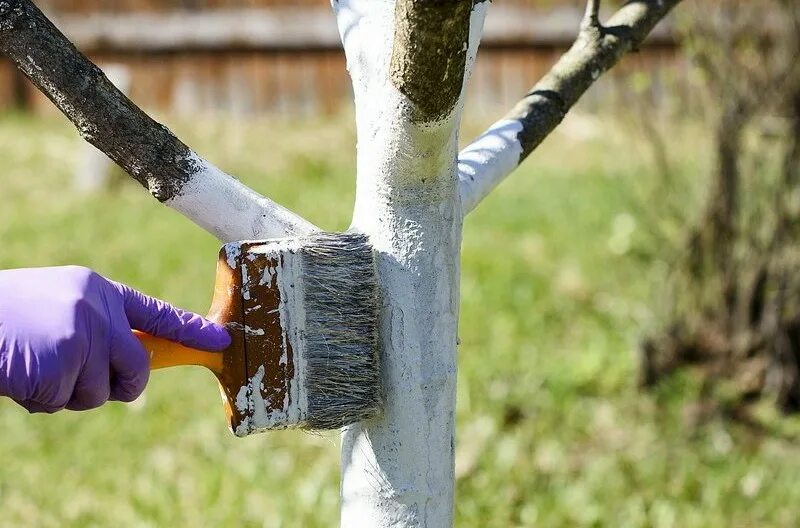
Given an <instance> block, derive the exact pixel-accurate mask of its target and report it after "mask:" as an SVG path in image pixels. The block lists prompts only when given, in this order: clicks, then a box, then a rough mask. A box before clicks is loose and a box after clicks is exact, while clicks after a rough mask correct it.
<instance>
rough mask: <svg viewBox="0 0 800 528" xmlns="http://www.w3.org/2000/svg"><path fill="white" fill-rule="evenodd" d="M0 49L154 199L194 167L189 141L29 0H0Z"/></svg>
mask: <svg viewBox="0 0 800 528" xmlns="http://www.w3.org/2000/svg"><path fill="white" fill-rule="evenodd" d="M0 52H2V53H3V54H5V55H7V56H8V57H9V58H10V59H11V60H12V61H14V63H15V64H16V66H17V68H19V69H20V70H21V71H22V72H23V73H24V74H25V75H26V76H27V77H28V78H29V79H30V80H31V82H33V84H34V85H36V87H37V88H39V90H41V91H42V93H44V94H45V95H46V96H47V97H48V98H49V99H50V100H51V101H53V103H55V105H56V106H57V107H58V109H59V110H61V111H62V112H63V113H64V115H66V116H67V117H68V118H69V120H70V121H72V123H73V124H74V125H75V127H76V128H77V129H78V132H79V133H80V135H81V136H82V137H83V138H84V139H85V140H86V141H88V142H89V143H91V144H92V145H94V146H95V147H97V148H98V149H100V150H101V151H103V152H104V153H105V154H106V155H108V157H110V158H111V159H112V160H114V161H115V162H116V163H117V164H119V165H120V166H121V167H122V168H123V169H125V170H126V171H127V172H128V173H129V174H130V175H131V176H133V178H135V179H136V180H137V181H138V182H139V183H141V184H142V185H143V186H144V187H146V188H147V189H148V190H149V191H150V193H151V194H152V195H153V196H155V197H156V198H157V199H158V200H159V201H162V202H163V201H166V200H169V199H170V198H172V197H173V196H175V195H176V194H179V193H180V190H181V188H182V187H183V184H184V183H185V182H186V181H188V180H189V179H190V178H191V177H192V176H193V175H194V174H195V173H196V172H198V170H199V167H198V166H197V164H196V163H195V162H193V161H192V159H191V157H190V151H189V147H187V146H186V145H185V144H183V143H182V142H181V141H180V140H178V139H177V138H176V137H175V136H174V135H173V134H172V132H170V131H169V129H167V128H166V127H165V126H163V125H161V124H159V123H157V122H156V121H154V120H153V119H151V118H150V117H149V116H148V115H147V114H145V113H144V112H142V111H141V110H140V109H139V108H138V107H137V106H136V105H135V104H133V103H132V102H131V101H130V100H129V99H128V98H127V97H125V95H124V94H122V92H120V91H119V90H118V89H117V88H116V87H115V86H114V85H113V84H112V83H111V82H110V81H109V80H108V79H107V78H106V76H105V75H104V74H103V72H102V71H100V69H99V68H98V67H97V66H95V65H94V64H92V62H91V61H89V59H87V58H86V57H85V56H84V55H83V54H81V52H80V51H78V50H77V49H76V48H75V46H73V45H72V44H71V43H70V41H69V40H68V39H67V38H66V37H65V36H64V35H63V34H62V33H61V32H60V31H59V30H58V29H57V28H56V27H55V26H54V25H53V24H52V23H51V22H50V20H48V19H47V17H45V15H44V14H43V13H42V12H41V11H40V10H39V9H38V8H37V7H36V6H35V5H34V4H33V3H32V2H30V1H29V0H0Z"/></svg>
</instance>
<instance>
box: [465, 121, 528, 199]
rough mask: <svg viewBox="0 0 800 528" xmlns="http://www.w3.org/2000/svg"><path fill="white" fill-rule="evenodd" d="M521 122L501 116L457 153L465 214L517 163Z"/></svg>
mask: <svg viewBox="0 0 800 528" xmlns="http://www.w3.org/2000/svg"><path fill="white" fill-rule="evenodd" d="M521 131H522V123H521V122H519V121H518V120H516V119H503V120H500V121H498V122H497V123H495V124H494V125H492V126H491V127H489V129H488V130H487V131H486V132H484V133H483V134H482V135H481V136H480V137H478V138H477V139H476V140H475V141H473V142H472V144H470V145H469V146H468V147H466V148H465V149H464V150H462V151H461V153H460V154H459V155H458V179H459V187H460V189H459V192H460V194H461V207H462V209H463V212H464V215H466V214H467V213H469V212H470V211H472V210H473V209H474V208H475V206H477V205H478V203H480V201H481V200H483V199H484V198H485V197H486V196H487V195H488V194H489V193H490V192H491V191H492V189H494V188H495V187H496V186H497V184H498V183H500V182H501V181H503V179H504V178H505V177H506V176H508V175H509V174H511V172H512V171H513V170H514V169H516V168H517V166H518V165H519V159H520V156H521V155H522V145H521V144H520V142H519V139H517V137H518V136H519V133H520V132H521Z"/></svg>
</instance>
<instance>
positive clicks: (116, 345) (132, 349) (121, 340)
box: [109, 332, 150, 402]
mask: <svg viewBox="0 0 800 528" xmlns="http://www.w3.org/2000/svg"><path fill="white" fill-rule="evenodd" d="M110 363H111V376H110V379H111V386H110V394H109V399H110V400H114V401H123V402H132V401H133V400H135V399H136V398H138V397H139V395H140V394H141V393H142V392H143V391H144V388H145V386H147V380H148V379H149V378H150V358H149V357H148V355H147V351H146V350H145V348H144V347H143V346H142V344H141V343H140V342H139V340H138V339H136V338H135V337H134V336H133V334H132V333H130V332H120V333H119V334H117V335H116V336H114V339H113V341H112V343H111V354H110Z"/></svg>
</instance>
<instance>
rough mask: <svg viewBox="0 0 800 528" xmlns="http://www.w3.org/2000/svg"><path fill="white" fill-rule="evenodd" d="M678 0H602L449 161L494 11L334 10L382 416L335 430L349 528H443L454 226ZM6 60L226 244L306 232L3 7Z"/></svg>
mask: <svg viewBox="0 0 800 528" xmlns="http://www.w3.org/2000/svg"><path fill="white" fill-rule="evenodd" d="M679 2H680V0H639V1H637V2H630V3H627V4H625V5H624V6H623V7H622V8H621V9H620V10H619V11H618V12H617V13H616V14H615V15H614V16H613V17H611V18H610V19H609V21H608V26H607V27H606V26H603V25H601V23H600V20H599V16H598V14H599V12H598V10H599V3H600V2H599V0H588V4H587V11H586V16H585V18H584V20H583V23H582V25H581V28H580V33H579V35H578V39H577V41H576V43H575V44H574V45H573V47H572V48H571V49H570V50H569V51H568V52H567V53H566V54H565V55H564V56H563V57H562V58H561V59H560V60H559V61H558V63H557V64H556V65H555V66H554V67H553V69H552V70H551V72H550V73H548V74H547V75H546V76H545V77H543V78H542V80H541V81H539V82H538V83H537V84H536V85H535V86H534V87H533V89H532V90H531V91H530V92H529V93H528V94H527V95H526V96H525V97H524V98H523V99H522V100H521V101H520V102H519V104H517V106H515V107H514V109H513V110H512V111H511V113H509V114H508V115H507V116H506V117H505V118H503V119H502V120H501V121H498V122H497V123H496V124H495V125H493V126H492V127H491V128H490V129H489V130H487V131H486V132H485V133H484V134H483V135H482V136H480V137H479V138H478V139H477V140H476V141H475V142H473V143H472V144H471V145H470V146H468V147H467V148H465V149H464V150H463V151H462V152H461V154H460V155H459V154H458V153H457V148H458V127H459V124H460V119H461V110H462V107H463V97H464V86H465V84H466V82H467V80H468V78H469V73H470V70H471V68H472V64H473V62H474V59H475V54H476V52H477V48H478V43H479V40H480V35H481V31H482V27H483V20H484V16H485V14H486V10H487V8H488V5H489V2H488V0H332V4H333V8H334V10H335V12H336V15H337V21H338V26H339V32H340V35H341V38H342V41H343V43H344V47H345V52H346V54H347V64H348V69H349V71H350V74H351V77H352V79H353V87H354V92H355V103H356V120H357V130H358V164H357V165H358V178H357V192H356V204H355V211H354V215H353V223H352V228H353V229H355V230H358V231H362V232H364V233H366V234H367V235H369V237H370V240H371V242H372V244H373V246H374V248H375V251H376V255H377V263H378V266H377V268H378V274H379V284H380V290H381V295H382V299H381V306H382V310H381V314H380V317H381V321H380V329H381V345H382V346H381V352H382V360H383V369H384V370H383V374H384V376H383V377H384V384H385V392H386V394H385V396H386V397H385V402H386V405H385V410H384V413H383V416H382V417H380V418H378V419H375V420H372V421H370V422H367V423H361V424H356V425H353V426H351V427H349V428H347V429H346V430H345V431H344V433H343V442H342V480H341V482H342V489H341V498H342V512H341V524H342V526H343V527H345V528H351V527H356V528H360V527H364V528H389V527H393V528H394V527H398V528H411V527H423V526H424V527H432V528H439V527H442V528H447V527H449V526H452V524H453V500H454V494H453V486H454V475H453V469H454V459H453V457H454V446H455V416H454V414H455V392H456V391H455V387H456V345H457V328H458V307H459V253H460V245H461V228H462V220H463V216H464V215H465V214H467V213H468V212H469V211H470V210H472V209H473V208H474V207H475V206H476V205H477V204H478V203H479V202H480V201H481V200H482V199H483V198H484V197H485V196H486V195H487V194H488V193H489V192H490V191H491V189H492V188H494V187H495V186H496V185H497V184H498V183H499V182H500V181H501V180H502V179H504V178H505V177H506V176H508V175H509V174H510V173H511V172H512V171H513V170H514V169H515V168H516V167H517V166H518V165H519V163H520V162H521V161H522V160H523V159H525V157H527V156H528V155H529V154H530V153H531V152H532V151H533V150H534V149H535V148H536V147H537V146H538V145H539V144H540V143H541V141H542V140H543V139H544V138H545V137H546V136H547V135H548V134H549V133H550V132H551V131H552V130H553V129H554V128H555V127H556V126H557V125H558V123H559V122H560V121H561V120H562V119H563V117H564V115H566V112H567V111H568V110H569V109H570V108H571V107H572V105H573V104H575V102H576V101H577V100H578V99H579V98H580V96H581V95H582V94H583V93H584V92H585V91H586V89H588V88H589V86H591V85H592V83H594V82H595V81H596V80H597V79H598V78H599V77H600V75H601V74H602V73H604V72H605V71H606V70H608V69H609V68H611V67H612V66H613V65H614V64H616V63H617V62H618V61H619V59H620V58H621V57H622V56H623V55H624V54H625V53H626V52H628V51H630V50H632V49H636V47H637V46H638V45H639V44H641V42H642V41H643V40H644V38H645V37H646V36H647V34H648V33H649V32H650V31H651V30H652V29H653V27H654V26H655V24H656V23H657V22H658V21H659V20H661V19H662V18H663V17H664V16H666V14H667V13H668V12H669V11H670V9H672V7H674V6H675V5H676V4H677V3H679ZM0 52H2V53H3V54H5V55H7V56H8V57H10V58H11V59H12V60H13V61H14V63H15V64H16V65H17V67H18V68H19V69H20V70H22V71H23V72H24V73H25V74H26V75H27V76H28V77H29V78H30V79H31V81H32V82H33V83H34V84H35V85H36V86H37V87H38V88H39V89H40V90H42V92H44V93H45V94H46V95H47V96H48V97H49V98H50V99H51V100H52V101H53V102H54V103H55V104H56V105H57V106H58V107H59V109H61V111H62V112H64V114H65V115H67V117H68V118H69V119H70V120H72V122H73V123H74V124H75V126H76V127H77V128H78V130H79V131H80V132H81V134H82V135H83V136H84V138H85V139H87V140H88V141H89V142H91V143H92V144H94V145H95V146H97V147H98V148H99V149H100V150H101V151H103V152H104V153H106V154H107V155H108V156H109V157H110V158H111V159H113V160H114V161H116V162H117V163H118V164H119V165H120V166H122V167H123V168H124V169H125V170H127V171H128V172H129V173H130V174H131V175H132V176H133V177H134V178H135V179H136V180H137V181H139V182H140V183H141V184H142V185H143V186H144V187H146V188H147V189H148V190H149V191H150V192H151V193H152V194H153V196H154V197H156V198H157V199H158V200H159V201H161V202H163V203H165V204H166V205H168V206H170V207H172V208H174V209H176V210H177V211H179V212H181V213H183V214H184V215H186V216H187V217H188V218H190V219H192V220H193V221H194V222H196V223H197V224H198V225H200V226H201V227H203V228H204V229H206V230H208V231H210V232H212V233H214V234H215V235H216V236H217V237H219V238H220V239H221V240H223V241H230V240H236V239H251V238H266V237H278V236H284V235H292V234H301V233H307V232H309V231H311V230H314V229H316V228H315V227H314V226H313V225H312V224H310V223H309V222H308V221H306V220H304V219H303V218H301V217H299V216H298V215H296V214H294V213H292V212H291V211H288V210H287V209H284V208H283V207H281V206H280V205H278V204H276V203H274V202H272V201H270V200H269V199H268V198H265V197H262V196H260V195H258V194H257V193H255V192H254V191H252V190H251V189H249V188H248V187H246V186H245V185H243V184H242V183H241V182H239V181H238V180H236V179H235V178H232V177H231V176H228V175H227V174H225V173H224V172H223V171H221V170H220V169H218V168H216V167H215V166H214V165H212V164H211V163H209V162H208V161H206V160H204V159H202V158H201V157H199V156H198V155H197V154H195V153H194V152H193V151H192V150H191V149H189V147H187V146H186V145H185V144H183V143H182V142H180V141H179V140H178V139H177V138H175V136H174V135H172V133H171V132H169V130H167V129H166V128H165V127H163V126H161V125H159V124H158V123H156V122H155V121H153V120H152V119H150V118H149V117H148V116H147V115H145V114H144V113H143V112H142V111H141V110H139V109H138V108H137V107H136V105H134V104H133V103H132V102H131V101H130V100H128V99H127V98H126V97H125V96H124V95H123V94H122V93H120V92H119V90H117V89H116V88H114V86H113V85H112V84H111V83H110V82H109V81H108V79H107V78H105V76H104V75H103V74H102V72H100V71H99V70H98V69H97V68H96V67H95V66H94V65H93V64H92V63H91V62H90V61H88V60H87V59H86V57H84V56H83V55H81V54H80V53H79V52H78V51H77V50H76V49H75V48H74V47H73V46H72V45H71V44H70V43H69V41H68V40H67V39H66V38H65V37H64V36H63V35H62V34H61V33H60V32H59V31H58V30H57V29H56V28H55V27H54V26H53V25H52V23H51V22H50V21H49V20H48V19H47V18H46V17H45V16H44V15H43V14H42V13H41V11H39V9H38V8H36V6H35V5H34V4H33V3H32V2H31V1H30V0H0Z"/></svg>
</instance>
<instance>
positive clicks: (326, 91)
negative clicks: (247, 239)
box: [0, 0, 687, 116]
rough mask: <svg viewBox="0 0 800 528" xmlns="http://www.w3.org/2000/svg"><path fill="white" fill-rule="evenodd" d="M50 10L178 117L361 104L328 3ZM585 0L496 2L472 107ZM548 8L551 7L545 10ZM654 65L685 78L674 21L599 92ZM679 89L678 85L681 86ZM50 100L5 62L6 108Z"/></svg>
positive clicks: (78, 4)
mask: <svg viewBox="0 0 800 528" xmlns="http://www.w3.org/2000/svg"><path fill="white" fill-rule="evenodd" d="M39 4H40V6H41V7H42V8H43V9H44V10H45V11H46V12H47V13H48V15H49V16H50V17H51V18H52V19H53V21H54V22H55V23H56V25H57V26H58V27H59V28H60V29H62V31H64V33H65V34H67V36H69V37H70V39H71V40H72V41H73V42H75V44H76V45H77V46H78V47H79V48H80V49H81V50H83V51H84V52H85V53H87V54H88V55H89V56H90V57H91V58H92V59H93V60H94V61H95V62H97V63H98V64H99V65H101V67H102V66H103V65H104V64H112V63H113V64H120V65H123V66H125V67H127V68H128V69H129V72H130V77H131V83H130V88H129V95H130V97H131V98H132V99H133V100H135V101H136V102H137V103H138V104H140V105H142V106H144V107H145V108H149V109H153V110H157V111H167V112H173V113H177V114H197V113H226V114H234V115H241V116H251V115H254V114H262V113H277V114H285V115H292V116H310V115H315V114H318V113H332V112H335V111H336V110H337V109H338V108H340V107H341V105H342V104H343V103H347V102H349V101H350V100H351V91H350V90H351V88H350V82H349V79H348V77H347V72H346V70H345V62H344V56H343V53H342V51H341V46H340V43H339V36H338V32H337V27H336V23H335V20H334V17H333V15H332V14H331V12H330V7H329V4H328V1H327V0H169V1H165V0H46V1H45V0H42V1H41V2H40V3H39ZM582 5H583V2H577V1H573V0H566V1H551V2H549V3H548V2H543V1H542V0H503V2H502V3H501V2H495V4H494V5H493V6H492V9H491V10H490V15H489V17H488V19H487V22H486V30H485V37H484V40H483V44H482V48H481V52H480V53H479V55H478V61H477V64H476V68H475V71H474V74H473V81H472V83H471V88H470V90H471V91H470V94H469V99H468V100H469V101H470V103H469V104H470V107H471V109H472V111H473V112H478V113H480V112H482V111H486V112H487V113H496V112H497V111H498V108H500V107H507V106H508V105H510V104H512V102H513V101H515V100H517V99H518V98H519V97H520V96H521V95H522V94H524V93H525V91H526V90H527V89H528V88H529V87H530V86H531V85H532V83H533V82H534V81H535V80H536V79H537V78H538V77H540V76H541V75H542V74H543V73H544V72H545V71H547V69H548V68H549V66H550V65H551V64H552V62H553V61H554V60H556V58H557V57H558V55H559V54H560V52H561V51H563V49H565V48H566V47H567V46H569V44H570V43H571V41H572V39H573V38H574V35H575V33H576V30H577V26H578V21H579V20H580V15H581V12H582ZM542 6H549V7H542ZM631 70H635V71H637V72H642V71H643V72H649V73H650V74H652V79H654V82H652V83H650V89H651V90H655V91H658V90H659V89H661V90H662V91H666V90H663V87H664V86H666V83H671V84H673V85H675V84H677V85H681V86H685V85H686V82H684V81H685V79H686V76H687V75H686V71H685V66H684V65H683V64H682V62H681V61H680V60H679V59H678V56H677V54H676V53H675V42H674V39H673V38H672V33H671V31H670V28H669V27H662V28H660V29H659V30H657V31H656V32H655V34H654V35H653V36H652V37H651V38H650V40H649V43H648V45H647V46H645V47H644V48H643V50H642V52H641V53H639V54H636V55H634V56H633V57H630V58H628V59H626V60H625V61H624V62H623V64H622V66H621V67H620V68H618V69H617V70H616V71H615V72H614V74H613V75H612V76H611V77H610V79H608V80H605V81H604V82H601V83H599V84H598V85H597V86H596V87H595V88H593V90H592V91H591V93H590V94H588V103H589V104H591V102H592V101H593V100H595V101H596V100H598V99H602V100H604V101H605V100H607V98H608V97H609V96H618V94H620V93H622V92H621V91H620V88H621V87H622V88H624V86H625V84H626V83H627V82H628V80H629V76H628V73H629V72H630V71H631ZM674 88H675V87H674V86H671V87H670V90H674ZM11 106H21V107H25V108H30V109H33V110H34V111H50V109H51V106H52V105H50V103H49V102H48V101H46V100H44V98H43V97H42V96H41V95H39V93H38V92H37V91H36V90H35V89H33V88H32V87H31V86H29V85H28V83H27V81H25V80H24V79H21V78H20V76H19V74H17V73H16V71H15V70H14V69H13V68H12V67H11V65H10V64H8V63H7V62H0V109H1V108H8V107H11Z"/></svg>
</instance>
